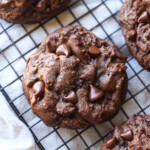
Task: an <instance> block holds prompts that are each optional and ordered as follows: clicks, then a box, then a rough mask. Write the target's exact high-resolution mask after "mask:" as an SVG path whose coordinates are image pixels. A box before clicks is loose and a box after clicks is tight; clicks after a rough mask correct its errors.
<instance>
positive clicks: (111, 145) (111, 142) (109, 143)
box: [106, 137, 117, 149]
mask: <svg viewBox="0 0 150 150" xmlns="http://www.w3.org/2000/svg"><path fill="white" fill-rule="evenodd" d="M116 144H117V139H116V137H112V138H109V139H108V140H107V141H106V145H107V147H108V148H110V149H112V148H114V147H115V146H116Z"/></svg>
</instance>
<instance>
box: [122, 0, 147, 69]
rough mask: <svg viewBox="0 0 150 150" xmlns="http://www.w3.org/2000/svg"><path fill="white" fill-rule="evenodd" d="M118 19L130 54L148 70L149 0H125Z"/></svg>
mask: <svg viewBox="0 0 150 150" xmlns="http://www.w3.org/2000/svg"><path fill="white" fill-rule="evenodd" d="M119 20H120V23H121V27H122V31H123V35H124V36H125V40H126V44H127V46H128V47H129V50H130V52H131V54H132V55H133V57H135V58H136V59H137V61H138V63H139V64H140V65H141V66H142V67H143V68H144V69H147V70H148V71H150V0H126V1H125V2H124V4H123V6H122V8H121V9H120V13H119Z"/></svg>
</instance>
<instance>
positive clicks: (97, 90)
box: [23, 26, 127, 129]
mask: <svg viewBox="0 0 150 150" xmlns="http://www.w3.org/2000/svg"><path fill="white" fill-rule="evenodd" d="M125 60H126V57H125V56H123V55H121V54H120V53H119V52H118V51H116V49H115V47H114V46H110V45H109V44H108V43H106V42H105V41H104V40H101V39H99V38H97V37H96V36H95V35H94V34H92V33H91V32H90V31H88V30H86V29H85V28H83V27H81V26H67V27H64V28H61V29H60V30H57V31H55V32H54V33H52V34H50V35H48V36H47V37H46V38H45V39H44V40H43V42H42V44H41V46H40V48H39V50H38V51H37V52H36V53H34V54H33V55H32V56H31V57H30V58H29V59H28V61H27V66H26V69H25V71H24V75H23V90H24V93H25V95H26V97H27V99H28V100H29V102H30V104H31V108H32V110H33V112H34V113H35V114H37V115H38V116H39V117H40V118H41V119H42V120H43V121H44V123H45V124H46V125H48V126H61V127H66V128H71V129H76V128H83V127H85V126H87V125H89V124H90V123H101V122H104V121H106V120H109V119H111V118H112V117H113V116H114V115H115V114H116V113H117V112H118V110H119V108H120V106H121V102H122V101H123V100H124V99H125V95H126V92H127V76H126V66H125V64H124V63H125Z"/></svg>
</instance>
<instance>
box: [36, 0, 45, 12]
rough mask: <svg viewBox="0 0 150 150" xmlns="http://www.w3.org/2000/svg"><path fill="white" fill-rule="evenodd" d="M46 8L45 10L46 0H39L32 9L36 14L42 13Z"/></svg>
mask: <svg viewBox="0 0 150 150" xmlns="http://www.w3.org/2000/svg"><path fill="white" fill-rule="evenodd" d="M46 8H47V2H46V0H41V1H39V2H38V3H37V4H36V6H35V7H34V10H36V11H38V12H43V11H44V10H45V9H46Z"/></svg>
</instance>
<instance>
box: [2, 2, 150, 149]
mask: <svg viewBox="0 0 150 150" xmlns="http://www.w3.org/2000/svg"><path fill="white" fill-rule="evenodd" d="M92 3H93V4H94V5H92ZM95 3H96V5H95ZM97 3H98V4H97ZM116 3H118V4H119V5H120V6H121V5H122V3H123V1H122V0H102V1H101V0H73V1H72V3H71V4H70V5H69V7H68V8H66V9H65V10H64V11H63V12H62V13H60V14H58V16H56V17H53V18H51V19H49V20H46V21H44V22H41V23H39V24H36V25H33V27H32V26H30V28H28V26H27V25H19V27H21V28H22V29H23V31H24V35H19V36H18V37H19V38H18V39H16V40H14V39H13V38H12V36H11V35H10V33H9V31H10V29H11V28H13V27H14V26H15V25H13V24H4V23H3V21H2V20H1V21H0V38H1V37H4V36H5V37H7V38H5V39H7V40H8V41H9V42H8V43H6V45H7V46H6V47H4V46H1V45H0V59H1V60H0V78H2V79H3V78H4V77H3V74H4V73H7V70H11V71H12V72H13V76H15V79H14V80H8V81H6V83H4V82H2V81H1V79H0V92H1V93H2V94H3V96H4V97H5V98H6V100H7V101H8V103H9V104H10V106H11V107H12V109H13V110H14V112H15V113H16V115H17V116H18V117H19V119H20V120H21V121H23V122H24V123H25V124H26V126H27V127H28V128H29V130H30V131H31V133H32V134H33V136H34V139H35V141H36V143H37V145H38V147H39V148H40V149H41V150H44V149H47V150H52V148H51V147H50V146H49V147H46V146H45V145H44V144H43V143H44V142H43V141H44V140H45V139H46V138H48V137H51V136H52V134H56V136H57V138H58V139H59V140H60V141H61V142H60V143H61V144H58V145H57V143H55V142H54V143H55V144H56V146H55V149H57V150H58V149H59V150H66V149H67V150H70V149H71V150H72V149H74V150H83V149H86V150H89V149H91V150H96V149H99V147H100V144H101V141H103V139H104V138H105V137H106V136H107V134H108V131H106V133H104V130H107V127H106V126H111V129H113V127H114V126H115V125H116V124H118V123H121V122H122V121H125V120H126V119H127V118H129V117H130V116H131V115H132V114H133V113H142V114H148V113H149V112H150V109H149V108H150V102H148V97H149V94H150V83H149V79H150V78H149V76H150V74H149V73H148V72H146V71H145V70H144V69H142V68H141V67H140V66H139V65H138V64H137V62H136V61H135V59H134V58H133V57H131V56H130V55H129V54H126V55H128V56H129V58H128V60H127V63H126V65H127V66H128V70H127V73H128V77H129V88H128V94H127V98H126V101H125V102H124V104H123V106H122V108H121V110H120V112H119V115H117V116H116V117H115V118H114V119H112V120H111V121H109V123H104V124H102V125H92V126H89V127H87V128H85V129H83V130H75V131H73V132H74V134H73V135H72V136H70V138H68V139H67V140H66V139H64V136H63V134H62V133H61V132H60V131H59V130H60V128H59V127H56V128H51V130H50V132H49V131H47V132H46V134H45V135H43V136H42V137H40V138H39V136H38V134H36V132H35V130H33V129H34V128H36V127H37V126H38V125H39V124H40V123H41V120H39V119H37V120H36V121H33V122H34V123H32V124H29V123H28V120H27V119H26V117H25V116H26V115H30V114H28V113H29V112H31V109H30V107H27V108H26V109H25V110H23V111H21V110H19V108H18V107H17V106H16V101H22V99H23V96H24V94H23V93H21V94H19V95H17V96H11V94H9V93H10V90H11V88H12V87H13V84H15V83H16V82H19V83H21V80H22V73H20V72H19V71H18V70H17V69H16V65H14V64H18V61H19V60H20V59H21V60H22V61H24V62H26V59H27V58H26V57H27V55H29V54H30V53H32V51H35V49H37V48H38V47H39V44H40V43H38V42H36V40H35V37H34V36H32V35H33V34H32V33H36V31H37V30H38V29H39V28H40V29H42V30H43V32H45V34H44V35H46V34H48V33H49V32H48V30H47V29H46V28H45V24H47V23H49V22H51V20H55V21H56V22H57V25H58V26H59V27H63V26H65V25H68V24H80V25H83V20H84V19H83V18H86V17H87V16H90V18H91V19H94V22H95V23H94V24H93V26H92V27H90V28H89V29H90V30H91V31H92V32H94V31H95V29H97V28H99V29H100V30H101V31H102V32H103V33H104V35H105V38H104V39H105V40H107V41H108V42H109V43H111V44H113V45H116V47H117V49H118V50H119V51H120V52H122V53H125V52H127V51H128V50H127V48H126V45H125V43H124V41H123V42H122V43H121V44H119V45H118V44H117V41H120V40H121V37H120V36H118V35H119V34H118V33H121V29H120V26H119V22H118V11H119V10H117V11H113V10H112V7H115V6H114V5H115V4H116ZM80 5H82V6H83V8H84V9H85V10H86V11H85V12H84V13H83V14H82V15H80V16H78V15H76V12H75V11H74V9H73V8H76V7H80ZM90 5H92V7H89V6H90ZM101 7H102V9H104V8H105V9H104V12H103V13H104V16H105V13H106V11H107V12H108V13H109V15H108V16H107V17H105V18H104V19H103V20H101V18H98V17H97V15H95V11H96V10H97V9H99V8H101ZM64 12H67V13H69V15H70V16H71V17H72V18H73V19H72V21H71V22H70V21H68V22H69V23H66V24H65V23H64V22H62V19H63V20H64V18H63V17H62V16H61V14H63V13H64ZM100 16H103V15H102V14H100ZM90 18H86V19H88V21H91V20H89V19H90ZM112 20H113V22H115V24H116V25H117V26H118V28H117V29H116V30H114V31H113V32H109V28H111V25H110V26H109V27H107V28H106V26H105V25H106V24H109V23H111V21H112ZM86 23H87V24H88V22H86ZM83 26H85V27H86V24H85V25H83ZM112 28H113V27H112ZM14 32H15V30H14ZM98 34H99V33H98V32H96V35H98ZM38 36H40V35H38ZM26 37H29V38H30V40H31V41H32V43H33V45H34V46H33V47H32V48H30V49H28V50H27V51H26V52H25V53H22V51H21V49H20V48H19V47H18V45H17V43H18V42H19V41H21V40H22V39H24V38H26ZM36 37H37V36H36ZM0 42H3V41H0ZM24 44H26V43H24ZM12 47H13V48H14V49H15V51H16V52H17V54H18V57H17V58H15V59H12V60H11V59H10V55H9V57H8V56H7V54H8V52H10V51H11V48H12ZM12 51H13V50H12ZM11 55H13V53H12V54H11ZM14 55H15V56H16V54H14ZM2 61H3V62H4V61H5V65H4V63H3V62H2ZM7 76H11V73H10V75H6V77H7ZM5 80H7V78H6V79H5ZM1 82H2V83H1ZM10 87H11V88H10ZM14 90H17V89H14ZM12 92H13V91H12ZM12 97H13V98H12ZM144 97H145V98H144ZM142 99H143V100H142ZM21 103H22V105H24V102H21ZM31 120H32V119H31ZM43 126H44V125H43ZM37 128H38V127H37ZM105 128H106V129H105ZM91 129H92V130H91ZM111 129H110V130H111ZM64 130H65V129H64ZM66 132H69V131H68V130H67V131H66ZM92 133H93V136H94V138H95V140H92V141H90V142H89V141H88V140H87V138H86V135H87V134H91V136H92ZM94 133H95V134H96V136H95V135H94ZM77 138H78V139H79V143H78V144H81V142H82V145H84V146H83V147H84V148H83V147H82V148H81V149H80V148H79V147H78V148H77V147H76V146H72V147H71V146H70V145H71V144H70V143H71V142H72V141H73V142H74V139H77ZM75 141H76V140H75Z"/></svg>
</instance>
